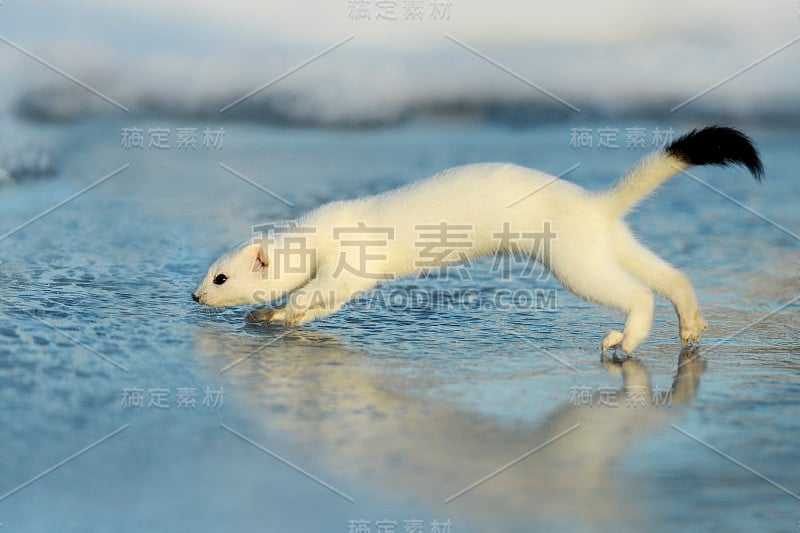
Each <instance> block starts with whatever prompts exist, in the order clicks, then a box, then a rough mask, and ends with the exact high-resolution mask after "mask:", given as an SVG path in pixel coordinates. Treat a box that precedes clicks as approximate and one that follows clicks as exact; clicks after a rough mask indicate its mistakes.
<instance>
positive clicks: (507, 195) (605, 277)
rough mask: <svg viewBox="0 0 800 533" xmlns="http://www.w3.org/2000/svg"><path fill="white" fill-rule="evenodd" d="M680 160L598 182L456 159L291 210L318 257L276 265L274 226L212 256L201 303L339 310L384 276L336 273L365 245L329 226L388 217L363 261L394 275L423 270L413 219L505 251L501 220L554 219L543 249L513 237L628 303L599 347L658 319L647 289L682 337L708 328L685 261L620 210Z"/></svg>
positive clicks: (557, 271)
mask: <svg viewBox="0 0 800 533" xmlns="http://www.w3.org/2000/svg"><path fill="white" fill-rule="evenodd" d="M686 167H687V164H686V163H683V162H682V161H680V160H679V159H677V158H674V157H671V156H669V155H667V154H666V153H664V152H659V153H657V154H655V155H653V156H650V157H649V158H647V159H645V160H644V161H643V162H642V163H641V164H640V165H639V166H638V167H636V168H635V169H634V170H633V171H631V172H630V173H628V174H627V175H626V176H624V177H623V178H622V179H621V180H620V181H619V182H618V184H617V185H615V186H614V187H612V188H611V189H609V190H608V191H605V192H602V193H591V192H588V191H586V190H584V189H582V188H581V187H579V186H577V185H575V184H572V183H569V182H566V181H562V180H559V179H557V178H555V177H554V176H550V175H547V174H544V173H542V172H538V171H535V170H531V169H527V168H522V167H519V166H515V165H508V164H479V165H469V166H464V167H458V168H453V169H450V170H447V171H445V172H442V173H440V174H437V175H435V176H433V177H431V178H428V179H426V180H423V181H420V182H417V183H414V184H412V185H409V186H406V187H403V188H400V189H397V190H393V191H389V192H387V193H384V194H379V195H376V196H369V197H365V198H360V199H355V200H347V201H340V202H333V203H330V204H327V205H323V206H322V207H319V208H318V209H316V210H314V211H311V212H310V213H308V214H306V215H305V216H303V217H302V218H300V219H298V220H297V224H298V225H299V226H300V227H313V228H315V231H314V232H313V233H310V234H308V235H307V238H308V241H307V244H306V246H307V248H308V249H311V250H313V251H314V252H315V254H316V260H315V261H314V262H313V264H309V265H308V268H306V269H305V270H304V271H303V272H301V273H295V274H287V273H286V272H284V271H283V270H285V269H280V268H273V267H274V266H275V265H276V264H278V263H277V262H276V261H277V260H278V258H276V256H275V251H276V250H279V249H281V247H282V245H283V243H284V239H286V234H278V235H277V236H275V237H274V239H272V240H269V241H266V240H265V241H264V242H261V243H258V242H257V243H253V244H248V245H245V246H242V247H240V248H238V249H236V250H235V251H233V252H231V253H230V254H227V255H225V256H223V257H221V258H220V259H218V260H217V261H216V262H215V263H214V264H213V265H212V266H211V268H210V269H209V272H208V274H207V275H206V276H205V278H204V279H203V281H202V282H201V283H200V284H199V285H198V287H197V289H196V291H195V293H194V297H195V299H197V300H198V301H199V302H201V303H204V304H207V305H213V306H224V305H238V304H253V303H270V302H275V301H278V300H280V299H282V298H284V297H286V296H287V295H288V296H289V298H288V299H287V301H286V303H285V304H284V305H283V306H282V307H280V308H278V309H275V310H268V311H261V312H260V313H262V314H261V315H259V316H260V317H261V318H262V319H263V320H266V321H269V322H278V323H284V324H287V325H291V324H300V323H304V322H308V321H310V320H313V319H315V318H319V317H323V316H326V315H328V314H330V313H333V312H335V311H337V310H338V309H340V308H341V307H342V305H344V304H345V303H346V302H347V301H349V300H350V299H352V298H353V297H355V296H356V295H358V294H360V293H362V292H364V291H367V290H369V289H371V288H373V287H374V286H375V285H376V284H377V283H378V281H379V280H376V279H373V278H367V277H364V276H361V275H358V274H357V273H351V272H348V271H347V270H343V271H341V272H339V273H338V274H337V275H334V273H335V270H336V267H337V265H339V262H340V261H342V260H344V261H347V262H348V264H350V265H358V264H359V260H360V254H361V251H362V250H360V249H359V248H357V247H353V246H342V239H341V238H340V239H334V238H333V234H332V233H333V229H334V228H345V227H355V226H356V225H357V224H359V223H364V224H365V226H366V227H368V228H375V227H388V228H393V230H394V232H395V234H394V238H393V239H389V240H387V241H386V246H385V247H384V248H382V249H376V248H369V249H367V252H368V253H374V254H385V256H386V258H385V260H370V261H369V263H368V266H369V271H370V273H374V272H376V271H377V272H379V273H382V274H385V275H387V276H388V277H390V278H398V277H402V276H407V275H409V274H412V273H414V272H415V271H418V270H421V268H418V267H416V266H415V263H416V262H418V261H419V260H420V246H419V243H418V241H419V234H420V231H419V230H417V229H415V225H419V224H439V223H441V222H446V223H447V224H451V225H454V224H463V225H470V226H471V227H472V230H471V231H469V232H468V233H469V237H470V239H469V240H470V241H471V243H472V245H471V247H470V248H468V249H459V252H465V253H466V254H467V256H468V257H469V258H476V257H481V256H486V255H491V254H495V253H498V252H499V253H504V252H507V251H508V250H502V249H498V243H499V242H500V241H499V239H498V238H497V237H496V234H497V233H498V232H500V231H502V229H503V225H504V223H507V224H509V227H510V229H511V231H513V232H525V231H528V232H530V231H533V232H541V231H542V229H543V227H544V225H545V223H549V224H550V225H551V228H552V231H553V232H554V233H555V234H556V237H555V238H554V239H553V240H552V242H551V246H550V252H549V254H543V253H542V249H541V248H539V249H537V250H535V249H533V248H534V246H533V244H532V243H533V240H530V239H528V240H521V241H518V242H519V243H520V244H524V243H526V242H527V243H528V245H527V248H526V247H524V246H523V249H522V252H523V253H526V254H530V255H531V256H533V257H535V258H536V259H537V260H538V261H540V262H542V263H543V264H544V266H546V267H547V268H549V269H550V271H551V272H552V273H553V274H554V275H555V276H556V277H557V278H558V280H559V281H560V282H561V283H562V284H563V286H564V287H565V288H567V289H569V290H570V291H572V292H573V293H575V294H576V295H578V296H580V297H582V298H585V299H586V300H589V301H592V302H595V303H598V304H602V305H606V306H609V307H613V308H616V309H620V310H622V311H625V312H626V313H627V321H626V323H625V327H624V329H623V331H621V332H620V331H611V332H609V333H608V335H606V337H605V338H604V339H603V341H602V349H603V350H606V349H608V348H611V347H617V346H619V347H621V348H622V349H623V350H624V351H625V352H627V353H631V352H633V350H634V349H635V348H636V347H637V346H638V345H639V343H641V342H642V340H644V339H645V338H646V337H647V335H648V333H649V331H650V326H651V323H652V319H653V307H654V301H653V291H655V292H657V293H659V294H662V295H664V296H666V297H667V298H668V299H669V300H670V301H671V302H672V303H673V304H674V305H675V309H676V312H677V314H678V317H679V319H680V338H681V339H682V341H683V342H684V343H689V342H691V341H696V340H698V339H699V336H700V332H701V331H702V330H705V329H706V324H705V322H704V321H703V319H702V318H701V316H700V312H699V310H698V306H697V298H696V297H695V294H694V291H693V289H692V287H691V285H690V284H689V282H688V280H687V279H686V277H685V276H684V275H683V274H682V273H681V272H679V271H678V270H676V269H674V268H673V267H671V266H670V265H669V264H668V263H667V262H665V261H664V260H662V259H661V258H659V257H657V256H656V255H655V254H654V253H653V252H651V251H650V250H648V249H647V248H645V247H643V246H642V245H641V244H639V243H638V242H637V241H636V239H635V238H634V236H633V234H632V233H631V231H630V230H629V229H628V227H627V226H626V224H625V222H624V221H623V220H622V217H623V215H624V214H625V212H627V211H628V210H629V209H630V208H631V207H632V206H633V205H635V204H636V203H637V202H638V201H639V200H641V199H642V198H644V197H645V196H647V195H648V194H650V193H651V192H652V191H653V190H654V189H655V188H656V187H657V186H658V185H659V184H660V183H662V182H663V181H665V180H666V179H668V178H669V177H670V176H672V175H674V174H675V173H677V171H678V170H680V169H683V168H686ZM533 191H536V192H534V193H533V194H531V193H532V192H533ZM521 198H524V200H522V201H520V199H521ZM383 237H385V235H383ZM453 258H454V256H451V257H450V258H447V260H445V261H440V262H439V264H445V263H447V261H448V260H452V259H453ZM220 273H223V274H225V275H226V276H227V277H228V279H227V281H226V282H225V283H223V284H221V285H215V284H214V283H213V280H214V278H215V276H217V275H218V274H220Z"/></svg>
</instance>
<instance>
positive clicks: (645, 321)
mask: <svg viewBox="0 0 800 533" xmlns="http://www.w3.org/2000/svg"><path fill="white" fill-rule="evenodd" d="M604 255H606V257H605V258H604V260H601V259H600V258H599V257H598V256H595V259H594V262H593V263H588V262H582V263H580V264H572V265H570V266H569V272H566V273H564V272H561V273H558V275H559V278H560V279H561V280H562V283H563V284H564V286H565V287H566V288H568V289H569V290H571V291H572V292H574V293H575V294H577V295H578V296H580V297H582V298H585V299H587V300H589V301H592V302H596V303H598V304H602V305H606V306H608V307H613V308H615V309H620V310H622V311H625V312H626V313H627V319H626V321H625V327H624V328H623V330H622V331H617V330H612V331H610V332H609V333H608V335H606V336H605V338H604V339H603V341H602V342H601V344H600V346H601V348H602V350H603V351H606V350H608V349H609V348H614V347H621V348H622V349H623V350H624V351H625V353H627V354H629V355H630V354H631V353H633V351H634V350H635V349H636V347H637V346H639V344H640V343H641V342H642V341H643V340H644V339H645V338H646V337H647V335H648V334H649V333H650V326H651V325H652V323H653V307H654V306H655V301H654V299H653V293H652V292H651V291H650V289H648V288H647V287H646V286H645V285H643V284H642V283H641V282H640V281H639V280H637V279H636V278H635V277H633V276H632V275H631V274H630V273H629V272H628V271H627V270H625V269H624V268H623V267H622V266H621V265H620V264H619V263H617V261H616V260H615V258H613V257H609V256H608V254H604Z"/></svg>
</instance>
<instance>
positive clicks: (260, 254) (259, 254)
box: [245, 242, 269, 269]
mask: <svg viewBox="0 0 800 533" xmlns="http://www.w3.org/2000/svg"><path fill="white" fill-rule="evenodd" d="M245 253H246V254H247V255H248V256H250V257H252V258H253V261H254V264H253V268H254V269H258V268H266V267H267V266H268V265H269V259H268V258H267V254H266V252H265V251H264V248H263V247H262V246H261V243H260V242H255V243H253V244H248V245H247V246H245Z"/></svg>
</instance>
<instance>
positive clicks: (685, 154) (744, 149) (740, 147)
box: [602, 126, 764, 216]
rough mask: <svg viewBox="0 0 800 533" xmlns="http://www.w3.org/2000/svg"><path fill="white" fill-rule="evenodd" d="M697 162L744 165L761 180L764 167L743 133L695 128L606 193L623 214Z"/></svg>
mask: <svg viewBox="0 0 800 533" xmlns="http://www.w3.org/2000/svg"><path fill="white" fill-rule="evenodd" d="M696 165H722V166H727V165H742V166H745V167H747V169H748V170H749V171H750V172H751V173H752V174H753V177H754V178H755V179H756V181H761V179H762V177H763V175H764V167H763V165H762V164H761V159H760V158H759V156H758V152H757V151H756V149H755V146H753V142H752V141H751V140H750V138H749V137H747V136H746V135H745V134H744V133H742V132H740V131H738V130H735V129H733V128H727V127H723V126H709V127H707V128H703V129H700V130H692V131H690V132H689V133H687V134H686V135H683V136H682V137H680V138H678V139H677V140H675V141H674V142H672V143H671V144H670V145H669V146H667V147H666V148H665V149H664V150H662V151H659V152H657V153H655V154H653V155H651V156H649V157H648V158H647V159H645V160H644V161H642V162H641V163H639V164H638V165H637V166H636V167H635V168H634V169H633V170H631V171H630V172H628V173H627V174H626V175H625V176H623V177H622V179H620V180H619V181H618V182H617V183H616V184H615V185H614V186H613V187H612V188H611V189H609V190H608V191H606V192H605V193H603V195H602V197H603V198H604V199H606V200H607V202H608V206H609V208H610V209H611V210H612V211H613V212H614V213H615V214H617V215H620V216H621V215H624V214H625V213H626V212H628V211H629V210H630V209H631V208H633V207H634V206H635V205H636V204H637V203H639V201H641V200H642V199H644V198H645V197H647V196H648V195H650V194H651V193H652V192H653V191H655V190H656V188H657V187H658V186H659V185H661V184H662V183H664V182H665V181H667V180H668V179H669V178H671V177H672V176H674V175H675V174H677V173H678V172H681V171H682V170H685V169H687V168H689V167H692V166H696Z"/></svg>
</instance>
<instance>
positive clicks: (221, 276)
mask: <svg viewBox="0 0 800 533" xmlns="http://www.w3.org/2000/svg"><path fill="white" fill-rule="evenodd" d="M226 281H228V276H226V275H225V274H217V277H215V278H214V285H222V284H223V283H225V282H226Z"/></svg>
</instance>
